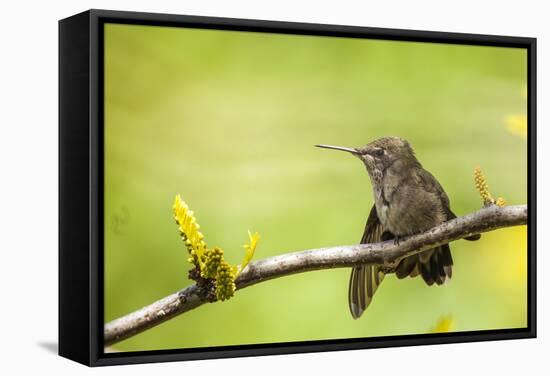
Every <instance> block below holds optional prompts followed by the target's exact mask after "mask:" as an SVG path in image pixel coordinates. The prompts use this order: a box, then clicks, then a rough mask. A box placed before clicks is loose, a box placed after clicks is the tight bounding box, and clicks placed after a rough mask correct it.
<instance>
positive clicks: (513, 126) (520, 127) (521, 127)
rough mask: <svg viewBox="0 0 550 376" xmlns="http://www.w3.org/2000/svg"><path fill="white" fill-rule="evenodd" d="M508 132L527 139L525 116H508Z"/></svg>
mask: <svg viewBox="0 0 550 376" xmlns="http://www.w3.org/2000/svg"><path fill="white" fill-rule="evenodd" d="M506 124H507V128H508V132H510V133H512V134H515V135H516V136H519V137H521V138H523V139H524V140H526V139H527V116H525V115H510V116H508V117H507V118H506Z"/></svg>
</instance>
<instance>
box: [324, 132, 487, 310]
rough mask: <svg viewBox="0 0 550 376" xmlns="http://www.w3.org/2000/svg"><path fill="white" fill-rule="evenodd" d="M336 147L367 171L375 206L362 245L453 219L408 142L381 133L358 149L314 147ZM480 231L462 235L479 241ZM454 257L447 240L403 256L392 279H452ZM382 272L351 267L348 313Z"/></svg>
mask: <svg viewBox="0 0 550 376" xmlns="http://www.w3.org/2000/svg"><path fill="white" fill-rule="evenodd" d="M315 146H317V147H320V148H325V149H333V150H340V151H345V152H347V153H350V154H351V155H353V156H355V157H357V158H359V159H360V160H361V161H362V162H363V164H364V165H365V167H366V168H367V172H368V174H369V178H370V181H371V185H372V194H373V197H374V205H373V206H372V209H371V210H370V214H369V216H368V219H367V223H366V225H365V230H364V232H363V236H362V237H361V244H366V243H378V242H381V241H385V240H390V239H394V241H395V242H396V243H398V242H399V239H400V237H404V236H409V235H414V234H417V233H421V232H424V231H427V230H429V229H430V228H432V227H435V226H437V225H439V224H441V223H443V222H446V221H449V220H451V219H453V218H456V215H455V214H454V213H453V212H452V211H451V209H450V204H449V197H448V196H447V194H446V193H445V191H444V190H443V188H442V186H441V184H440V183H439V182H438V181H437V179H436V178H435V177H434V176H433V175H432V174H431V173H430V172H428V171H427V170H425V169H424V168H423V167H422V165H421V164H420V162H419V161H418V159H417V158H416V156H415V153H414V150H413V148H412V147H411V145H410V143H409V142H408V141H407V140H405V139H403V138H400V137H383V138H380V139H377V140H375V141H372V142H371V143H369V144H367V145H365V146H363V147H358V148H351V147H343V146H332V145H315ZM479 238H480V235H479V234H476V235H472V236H469V237H466V238H464V239H466V240H472V241H473V240H478V239H479ZM452 267H453V258H452V256H451V249H450V247H449V244H444V245H441V246H439V247H436V248H433V249H430V250H427V251H424V252H421V253H419V254H417V255H413V256H409V257H406V258H404V259H402V260H401V261H400V262H399V264H398V265H397V268H396V269H395V274H396V276H397V278H399V279H403V278H406V277H417V276H421V277H422V279H423V280H424V282H426V284H427V285H428V286H432V285H434V284H435V285H442V284H444V283H445V282H446V281H447V280H448V279H450V278H451V277H452V273H453V269H452ZM385 274H386V271H385V270H383V269H382V268H381V267H380V266H378V265H371V264H367V265H361V266H356V267H354V268H353V269H352V271H351V275H350V279H349V288H348V303H349V309H350V312H351V316H352V317H353V318H354V319H358V318H359V317H361V315H362V314H363V312H364V311H365V310H366V309H367V307H368V306H369V304H370V303H371V301H372V298H373V296H374V293H375V292H376V290H377V289H378V287H379V286H380V284H381V283H382V281H383V279H384V276H385Z"/></svg>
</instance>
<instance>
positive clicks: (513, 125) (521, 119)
mask: <svg viewBox="0 0 550 376" xmlns="http://www.w3.org/2000/svg"><path fill="white" fill-rule="evenodd" d="M521 95H522V96H523V98H525V99H527V87H524V88H523V89H522V91H521ZM506 128H507V129H508V132H510V133H512V134H515V135H516V136H519V137H521V138H523V139H524V140H526V139H527V115H517V114H515V115H509V116H507V117H506Z"/></svg>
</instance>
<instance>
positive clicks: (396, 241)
mask: <svg viewBox="0 0 550 376" xmlns="http://www.w3.org/2000/svg"><path fill="white" fill-rule="evenodd" d="M400 240H401V239H400V238H399V236H396V237H395V238H393V244H394V245H399V241H400Z"/></svg>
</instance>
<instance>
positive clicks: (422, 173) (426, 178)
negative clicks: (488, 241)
mask: <svg viewBox="0 0 550 376" xmlns="http://www.w3.org/2000/svg"><path fill="white" fill-rule="evenodd" d="M418 177H419V178H420V179H421V180H422V183H423V186H424V187H425V188H426V190H427V191H428V192H431V193H434V194H437V195H439V196H440V197H441V199H442V201H443V210H444V211H445V215H446V217H447V221H450V220H451V219H455V218H456V215H455V213H453V211H452V210H451V205H450V203H449V197H448V196H447V194H446V193H445V190H444V189H443V187H442V186H441V184H440V183H439V182H438V181H437V179H436V178H435V177H434V176H433V175H432V174H431V173H430V172H429V171H426V170H424V169H423V168H422V169H420V170H419V171H418ZM480 238H481V235H480V234H476V235H472V236H467V237H465V238H464V239H466V240H478V239H480Z"/></svg>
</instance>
